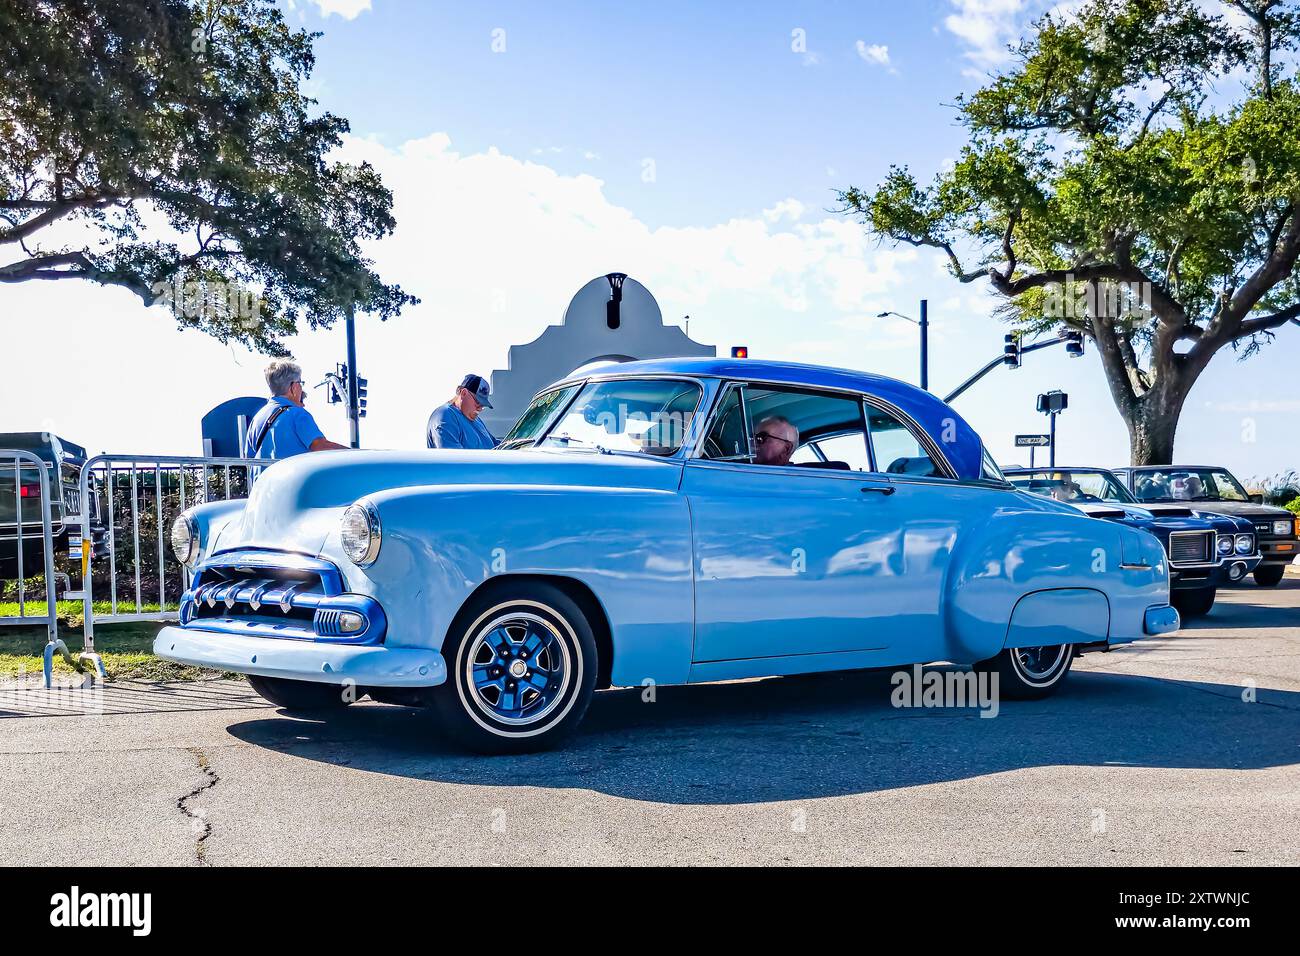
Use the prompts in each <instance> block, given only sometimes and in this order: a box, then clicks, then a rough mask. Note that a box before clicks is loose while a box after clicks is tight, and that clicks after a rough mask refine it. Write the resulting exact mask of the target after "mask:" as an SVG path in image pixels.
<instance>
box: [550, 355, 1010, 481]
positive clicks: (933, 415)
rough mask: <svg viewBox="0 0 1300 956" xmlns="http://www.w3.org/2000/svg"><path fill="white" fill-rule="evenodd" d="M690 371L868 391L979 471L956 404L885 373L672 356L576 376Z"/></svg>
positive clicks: (959, 462)
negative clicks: (902, 413)
mask: <svg viewBox="0 0 1300 956" xmlns="http://www.w3.org/2000/svg"><path fill="white" fill-rule="evenodd" d="M674 374H676V375H692V376H696V377H703V378H726V379H741V380H748V381H765V382H779V383H781V384H786V385H802V386H806V387H808V388H838V389H846V390H848V391H853V392H864V393H866V394H868V395H874V396H875V397H877V398H880V399H883V400H884V401H886V402H888V403H889V404H891V405H895V406H897V407H898V408H899V409H901V410H902V411H903V412H905V413H906V414H908V415H910V416H911V417H912V418H914V419H915V420H916V422H917V423H918V424H919V425H920V426H921V427H922V428H924V429H925V430H926V432H927V433H928V434H929V436H930V437H931V438H932V439H933V440H934V442H935V444H936V445H938V446H939V447H940V448H941V449H943V452H944V454H945V455H946V456H947V457H948V461H949V462H950V463H951V464H952V466H953V468H954V469H956V471H957V476H958V477H959V478H964V479H974V478H979V477H980V476H981V465H982V461H981V459H982V456H983V452H984V445H983V442H982V441H981V440H980V437H979V435H978V434H976V432H975V430H974V429H973V428H971V427H970V425H969V424H968V423H967V422H966V420H965V419H964V418H962V417H961V416H960V415H959V414H957V412H956V411H954V410H953V408H952V406H950V405H947V404H945V403H944V402H942V401H940V400H939V399H938V398H936V397H935V396H933V395H931V394H930V393H929V392H927V391H924V390H923V389H919V388H917V387H916V386H915V385H908V384H907V383H906V382H900V381H899V380H898V379H896V378H889V377H888V376H886V375H874V374H872V373H870V372H858V371H854V370H853V369H847V368H829V367H827V366H824V365H804V364H802V363H800V362H772V361H765V360H763V359H731V358H668V359H649V360H646V361H641V362H623V363H620V364H617V365H610V366H608V367H606V368H599V369H595V370H591V371H588V372H587V373H585V374H583V375H575V376H573V378H575V379H581V378H596V377H599V376H601V375H674Z"/></svg>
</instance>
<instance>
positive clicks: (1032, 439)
mask: <svg viewBox="0 0 1300 956" xmlns="http://www.w3.org/2000/svg"><path fill="white" fill-rule="evenodd" d="M1051 443H1052V436H1050V435H1017V436H1016V447H1017V448H1046V447H1047V446H1048V445H1050V444H1051Z"/></svg>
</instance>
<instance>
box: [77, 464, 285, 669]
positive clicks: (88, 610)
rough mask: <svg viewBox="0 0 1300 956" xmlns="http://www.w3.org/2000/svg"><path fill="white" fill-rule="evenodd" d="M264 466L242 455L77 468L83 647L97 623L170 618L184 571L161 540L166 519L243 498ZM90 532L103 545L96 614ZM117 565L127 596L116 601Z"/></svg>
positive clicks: (89, 644)
mask: <svg viewBox="0 0 1300 956" xmlns="http://www.w3.org/2000/svg"><path fill="white" fill-rule="evenodd" d="M266 464H267V462H265V461H262V460H258V459H248V458H192V457H185V456H171V455H96V456H95V457H93V458H91V459H89V460H88V461H87V462H86V464H85V466H84V467H83V468H82V469H81V500H82V502H83V506H82V509H81V512H82V520H83V522H84V523H83V527H82V547H83V551H82V553H83V557H82V562H81V567H82V587H81V594H80V595H79V596H80V597H81V600H82V607H83V609H84V614H83V619H84V628H85V638H86V649H87V650H93V649H94V646H95V624H97V623H101V624H102V623H104V622H107V621H167V620H172V619H174V618H175V617H176V615H177V613H178V611H179V609H180V595H181V592H182V591H184V590H185V588H186V587H188V586H189V570H188V569H187V568H185V567H184V566H183V565H180V564H179V562H177V561H176V559H175V556H174V555H173V554H172V549H171V546H170V544H169V543H168V542H169V540H170V536H171V524H172V522H173V521H174V520H175V519H176V516H177V515H179V514H180V513H181V512H182V511H184V510H185V509H186V508H188V507H191V506H193V505H195V504H199V503H202V502H206V501H223V500H229V499H231V498H241V497H246V496H247V494H248V491H249V489H250V488H251V487H252V484H253V481H254V480H255V479H256V477H257V469H258V468H259V467H264V466H265V465H266ZM92 495H93V496H97V501H98V503H99V507H98V508H97V509H92V508H91V507H90V502H91V497H92ZM128 498H129V503H127V504H124V501H123V499H128ZM96 510H97V513H98V515H99V516H100V517H99V521H100V524H101V525H102V527H101V528H98V529H92V528H91V527H89V523H90V518H89V516H90V515H91V513H92V511H96ZM142 523H143V525H144V531H143V534H142V531H141V526H142ZM119 524H120V525H122V526H121V527H119ZM97 533H98V534H100V535H101V536H102V538H103V539H104V540H105V541H106V543H107V547H108V555H107V558H108V564H107V567H108V581H107V582H106V586H105V587H104V588H103V589H102V590H99V593H100V594H105V593H106V594H107V599H108V604H109V607H108V610H107V613H105V612H104V611H103V609H101V610H100V611H99V612H96V611H95V606H94V595H95V592H96V590H97V588H96V586H95V580H94V579H95V567H94V564H95V562H94V558H93V551H94V547H95V546H94V544H93V542H92V538H93V537H94V536H95V535H96V534H97ZM128 536H129V537H128ZM142 542H143V543H142ZM119 544H120V545H121V547H119ZM149 563H153V564H154V567H153V568H152V570H151V571H150V572H148V574H147V575H146V572H145V565H146V564H149ZM120 565H125V566H126V567H127V568H128V569H129V570H128V571H127V572H126V573H127V578H126V581H125V582H123V583H124V585H125V586H126V587H127V588H128V589H129V591H130V593H131V596H130V597H129V598H128V599H127V600H126V601H119V595H118V590H119V580H118V578H119V573H118V569H119V566H120ZM169 565H170V566H171V573H170V575H169V573H168V566H169ZM146 579H147V580H146ZM169 580H170V581H171V582H172V584H173V585H174V590H175V595H176V599H175V600H174V601H169V600H168V591H167V588H168V582H169ZM146 583H147V584H148V585H149V586H150V587H152V586H153V585H154V584H156V585H157V592H156V593H157V602H156V604H157V608H156V609H155V608H153V607H152V606H149V607H146V605H153V604H154V603H155V602H153V601H146V600H145V599H144V585H145V584H146Z"/></svg>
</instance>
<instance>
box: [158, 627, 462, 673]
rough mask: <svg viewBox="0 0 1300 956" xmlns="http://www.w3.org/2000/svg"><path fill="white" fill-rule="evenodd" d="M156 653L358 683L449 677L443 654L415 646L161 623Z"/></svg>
mask: <svg viewBox="0 0 1300 956" xmlns="http://www.w3.org/2000/svg"><path fill="white" fill-rule="evenodd" d="M153 652H154V654H156V655H157V656H159V657H161V658H164V659H165V660H169V661H176V662H177V663H180V664H190V665H192V666H194V667H207V668H211V669H213V670H221V671H234V672H235V673H237V674H256V675H258V676H260V677H281V678H284V679H286V680H305V681H315V682H316V683H321V684H346V683H349V682H351V683H355V684H356V685H358V686H360V687H433V686H435V685H437V684H442V683H444V682H445V681H446V680H447V664H446V661H444V660H443V657H442V654H441V653H439V652H438V651H435V650H429V649H427V648H419V647H385V646H383V645H373V644H372V645H356V644H329V643H324V642H315V641H292V640H289V641H286V640H283V639H280V638H273V637H270V638H268V637H249V636H242V635H236V634H228V633H222V632H219V631H208V630H204V629H203V628H201V627H195V626H194V625H193V624H191V625H190V626H188V627H183V628H182V627H164V628H163V629H162V630H161V631H159V632H158V637H157V638H155V639H154V643H153Z"/></svg>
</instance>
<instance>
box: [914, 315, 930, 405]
mask: <svg viewBox="0 0 1300 956" xmlns="http://www.w3.org/2000/svg"><path fill="white" fill-rule="evenodd" d="M917 324H918V325H920V326H921V388H922V389H924V390H925V391H927V392H928V391H929V390H930V302H929V300H928V299H922V300H921V321H920V322H919V323H917Z"/></svg>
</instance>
